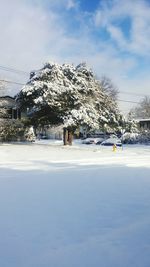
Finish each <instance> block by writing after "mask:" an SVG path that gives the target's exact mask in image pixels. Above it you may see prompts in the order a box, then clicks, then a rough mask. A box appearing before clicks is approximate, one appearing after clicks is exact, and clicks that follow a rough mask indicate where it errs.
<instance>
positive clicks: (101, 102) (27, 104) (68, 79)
mask: <svg viewBox="0 0 150 267" xmlns="http://www.w3.org/2000/svg"><path fill="white" fill-rule="evenodd" d="M16 99H17V101H19V102H20V105H21V107H22V108H24V109H28V114H29V115H30V116H31V117H32V119H33V118H34V123H35V124H38V123H39V121H40V122H41V123H42V122H43V123H47V124H51V125H54V124H61V123H62V124H63V125H64V128H67V129H70V130H71V131H73V130H74V129H75V128H77V127H78V126H81V125H82V126H86V127H87V128H88V129H105V130H106V131H109V130H110V131H112V130H114V129H115V130H118V129H119V127H120V122H121V121H122V116H121V115H120V112H119V110H118V108H117V102H116V100H114V98H112V97H111V96H110V94H109V93H108V92H105V91H104V90H103V89H102V86H101V83H100V82H99V81H98V80H96V78H95V76H94V74H93V72H92V71H91V70H90V69H88V68H87V66H86V65H85V64H79V65H78V66H73V65H68V64H63V65H59V64H54V63H46V64H45V65H44V67H43V68H42V69H40V70H39V71H36V72H32V74H31V76H30V80H29V81H28V83H27V84H26V85H25V86H24V87H23V88H22V90H21V92H20V93H19V94H18V95H17V98H16Z"/></svg>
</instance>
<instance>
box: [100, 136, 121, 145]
mask: <svg viewBox="0 0 150 267" xmlns="http://www.w3.org/2000/svg"><path fill="white" fill-rule="evenodd" d="M101 145H102V146H113V145H116V146H122V143H121V140H120V139H119V138H117V137H110V138H108V139H106V140H105V141H103V142H102V143H101Z"/></svg>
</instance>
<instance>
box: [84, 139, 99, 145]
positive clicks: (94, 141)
mask: <svg viewBox="0 0 150 267" xmlns="http://www.w3.org/2000/svg"><path fill="white" fill-rule="evenodd" d="M82 144H85V145H92V144H96V138H86V139H84V140H83V141H82Z"/></svg>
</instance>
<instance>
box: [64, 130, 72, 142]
mask: <svg viewBox="0 0 150 267" xmlns="http://www.w3.org/2000/svg"><path fill="white" fill-rule="evenodd" d="M72 140H73V134H72V131H71V130H70V129H67V128H64V130H63V142H64V146H66V145H70V146H71V145H72Z"/></svg>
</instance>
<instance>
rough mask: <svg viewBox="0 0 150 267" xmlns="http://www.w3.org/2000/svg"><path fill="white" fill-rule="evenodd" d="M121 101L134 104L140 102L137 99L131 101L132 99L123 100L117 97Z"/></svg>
mask: <svg viewBox="0 0 150 267" xmlns="http://www.w3.org/2000/svg"><path fill="white" fill-rule="evenodd" d="M117 100H118V101H119V102H127V103H133V104H139V102H136V101H130V100H122V99H117Z"/></svg>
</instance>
